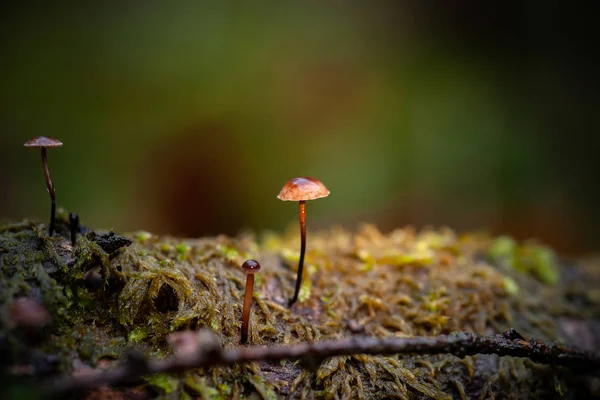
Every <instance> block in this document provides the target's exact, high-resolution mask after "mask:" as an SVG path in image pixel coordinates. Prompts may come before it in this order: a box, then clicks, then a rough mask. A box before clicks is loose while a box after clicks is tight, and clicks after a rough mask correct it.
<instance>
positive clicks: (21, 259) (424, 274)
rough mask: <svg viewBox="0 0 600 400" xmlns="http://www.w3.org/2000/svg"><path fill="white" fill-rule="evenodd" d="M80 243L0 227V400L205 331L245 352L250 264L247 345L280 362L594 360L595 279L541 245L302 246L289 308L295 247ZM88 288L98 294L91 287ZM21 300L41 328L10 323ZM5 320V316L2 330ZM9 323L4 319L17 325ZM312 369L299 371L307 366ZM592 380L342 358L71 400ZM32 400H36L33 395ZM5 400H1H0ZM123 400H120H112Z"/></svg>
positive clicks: (316, 242)
mask: <svg viewBox="0 0 600 400" xmlns="http://www.w3.org/2000/svg"><path fill="white" fill-rule="evenodd" d="M82 232H83V233H84V234H82V235H80V236H79V237H78V239H77V243H76V245H75V246H72V245H71V242H70V239H69V229H68V222H67V214H66V213H65V212H60V213H59V218H58V220H57V234H56V235H55V236H54V237H48V235H47V227H46V226H45V225H43V224H37V223H34V222H29V221H23V222H20V223H7V224H3V225H0V323H1V326H0V351H2V356H1V357H0V360H1V361H0V363H1V365H0V367H1V368H2V375H1V379H2V383H3V386H2V387H3V388H4V391H5V393H8V392H7V390H8V389H7V388H9V387H10V388H11V390H12V392H11V393H25V395H31V396H33V395H35V394H36V393H35V388H32V385H30V384H29V383H30V382H31V381H32V380H33V381H40V380H41V379H44V378H47V377H52V376H56V375H61V376H64V375H73V376H78V375H81V374H86V373H88V372H89V371H90V370H92V369H98V368H111V365H113V364H115V363H116V360H119V359H121V358H123V355H124V354H127V353H128V351H130V349H132V348H134V349H136V350H138V351H142V352H144V353H145V354H146V355H147V356H148V357H156V358H163V357H168V356H169V355H171V354H172V349H171V347H170V346H169V343H168V342H167V340H166V338H167V335H169V334H170V333H171V332H173V331H178V330H198V329H200V328H210V329H212V330H213V331H214V332H215V333H216V335H217V337H218V338H219V340H220V342H221V343H222V345H223V346H224V348H225V349H227V348H235V347H238V346H239V335H240V332H239V331H240V325H241V321H240V316H241V312H242V298H243V292H244V283H245V282H244V281H245V276H244V273H243V272H242V270H241V265H242V263H243V262H244V260H246V259H248V258H253V259H256V260H259V261H260V263H261V265H262V270H261V273H260V274H258V275H256V283H255V294H254V302H255V303H254V305H253V308H252V313H251V320H250V321H251V323H250V336H249V342H250V343H251V344H254V345H265V346H269V345H274V344H291V343H299V342H317V341H320V340H326V339H341V338H344V337H350V336H352V335H356V334H361V335H367V336H372V337H390V336H416V335H421V336H434V335H441V334H450V333H452V332H456V331H461V332H473V333H478V334H482V335H489V334H494V333H501V332H503V331H505V330H507V329H509V328H514V329H515V330H516V331H518V332H519V333H520V334H522V335H523V336H524V337H525V338H536V339H538V340H543V341H548V342H557V343H563V344H567V345H576V346H579V347H581V348H583V349H588V350H594V351H597V350H599V349H600V262H598V261H597V260H596V261H594V260H581V261H567V260H562V259H559V258H558V257H557V256H556V255H555V254H554V253H553V252H552V250H550V249H548V248H546V247H544V246H541V245H539V244H535V243H525V244H518V243H516V242H515V241H513V240H511V239H510V238H506V237H501V238H492V237H489V236H487V235H484V234H463V235H457V234H455V233H454V232H453V231H452V230H450V229H440V230H423V231H421V232H417V231H415V230H414V229H413V228H410V227H405V228H402V229H397V230H395V231H393V232H391V233H389V234H383V233H381V232H379V230H377V228H375V227H374V226H372V225H365V226H362V227H361V228H360V229H359V230H358V231H357V232H356V233H351V232H347V231H345V230H343V229H341V228H333V229H331V230H329V231H327V232H310V233H309V238H308V251H307V254H306V260H305V262H306V268H305V276H304V280H303V285H302V289H301V292H300V297H299V302H298V303H297V304H295V305H294V306H293V307H292V308H291V309H288V308H287V307H286V305H287V300H288V299H289V298H290V296H291V295H292V294H293V288H294V283H295V270H296V263H297V260H298V248H299V239H298V236H297V235H296V234H287V235H283V236H279V235H275V234H263V235H261V236H260V237H256V236H255V235H253V234H242V235H240V236H238V237H236V238H231V237H225V236H218V237H214V238H200V239H183V238H176V237H170V236H156V235H152V234H150V233H147V232H137V233H132V234H126V235H116V234H111V233H108V234H107V233H104V234H100V233H96V232H93V231H87V230H86V229H85V228H82ZM92 278H94V279H95V282H94V279H92ZM21 297H28V298H34V299H37V300H39V301H40V302H41V303H43V305H44V306H45V308H46V309H47V310H48V311H49V313H50V315H51V317H52V323H50V324H49V325H47V326H44V327H42V328H32V327H24V326H20V325H19V324H18V323H15V318H14V304H15V301H16V299H18V298H21ZM11 313H12V314H11ZM11 315H12V316H11ZM309 361H310V360H309ZM599 394H600V390H599V384H598V381H597V378H595V377H593V376H582V375H581V374H578V373H576V372H575V371H571V370H569V369H567V368H565V367H559V366H553V365H539V364H535V363H533V362H531V361H529V360H527V359H523V358H515V357H498V356H496V355H483V354H479V355H475V356H467V357H464V358H458V357H455V356H452V355H445V354H439V355H419V356H416V355H391V356H390V355H386V356H367V355H348V356H338V357H330V358H328V359H325V360H319V362H316V363H310V362H306V360H305V362H302V363H299V362H293V361H285V362H280V363H269V362H260V363H259V362H253V363H247V364H240V365H235V366H233V367H225V366H215V367H211V368H204V369H196V370H189V371H185V372H182V373H179V374H174V375H152V376H145V377H143V379H142V380H140V381H136V382H131V384H127V385H119V386H118V387H106V386H105V387H102V388H95V389H93V390H92V391H90V392H88V393H83V394H77V395H75V394H74V395H73V396H74V397H79V398H86V397H87V398H104V397H106V396H128V397H136V396H138V397H139V398H152V397H159V398H173V399H175V398H177V399H188V398H208V399H227V398H260V397H262V398H267V399H273V398H403V399H422V398H433V399H451V398H482V399H483V398H508V397H512V398H519V399H525V398H562V397H566V398H582V397H590V396H598V395H599ZM38 395H39V396H40V397H38V398H43V394H39V393H38ZM3 398H4V396H3ZM115 398H119V397H115Z"/></svg>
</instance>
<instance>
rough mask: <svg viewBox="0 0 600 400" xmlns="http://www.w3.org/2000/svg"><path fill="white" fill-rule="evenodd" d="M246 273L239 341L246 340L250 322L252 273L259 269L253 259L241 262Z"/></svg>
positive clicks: (252, 291)
mask: <svg viewBox="0 0 600 400" xmlns="http://www.w3.org/2000/svg"><path fill="white" fill-rule="evenodd" d="M242 270H243V271H244V273H245V274H246V292H245V293H244V310H243V312H242V335H241V336H242V337H241V340H240V342H241V343H242V344H246V342H248V325H249V323H250V308H251V307H252V294H253V293H254V274H256V273H257V272H259V271H260V264H259V263H258V261H255V260H246V261H245V262H244V264H242Z"/></svg>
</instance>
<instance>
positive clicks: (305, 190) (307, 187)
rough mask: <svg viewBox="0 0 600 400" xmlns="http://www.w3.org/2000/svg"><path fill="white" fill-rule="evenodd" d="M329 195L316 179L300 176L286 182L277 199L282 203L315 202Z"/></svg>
mask: <svg viewBox="0 0 600 400" xmlns="http://www.w3.org/2000/svg"><path fill="white" fill-rule="evenodd" d="M329 193H330V192H329V190H328V189H327V188H326V187H325V185H323V183H321V181H319V180H318V179H315V178H310V177H308V176H302V177H298V178H294V179H291V180H290V181H289V182H287V183H286V184H285V185H284V186H283V188H282V189H281V192H279V194H278V195H277V198H278V199H279V200H284V201H302V200H315V199H320V198H321V197H327V196H329Z"/></svg>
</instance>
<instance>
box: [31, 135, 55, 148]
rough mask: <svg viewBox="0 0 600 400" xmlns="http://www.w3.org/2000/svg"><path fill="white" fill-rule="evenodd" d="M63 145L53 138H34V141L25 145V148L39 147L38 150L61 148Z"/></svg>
mask: <svg viewBox="0 0 600 400" xmlns="http://www.w3.org/2000/svg"><path fill="white" fill-rule="evenodd" d="M62 145H63V144H62V142H61V141H60V140H58V139H54V138H51V137H46V136H38V137H34V138H33V139H30V140H28V141H26V142H25V144H24V146H25V147H37V148H42V147H46V148H51V147H60V146H62Z"/></svg>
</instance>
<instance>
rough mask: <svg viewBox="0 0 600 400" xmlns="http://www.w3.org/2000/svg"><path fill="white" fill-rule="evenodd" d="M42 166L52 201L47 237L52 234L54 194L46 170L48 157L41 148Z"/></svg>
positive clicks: (54, 208)
mask: <svg viewBox="0 0 600 400" xmlns="http://www.w3.org/2000/svg"><path fill="white" fill-rule="evenodd" d="M42 166H43V167H44V175H45V176H46V185H47V186H48V194H49V195H50V200H51V201H52V206H51V208H50V226H49V227H48V236H52V235H53V234H54V219H55V215H56V194H55V192H54V184H53V183H52V179H51V178H50V169H49V168H48V156H47V154H46V148H45V147H42Z"/></svg>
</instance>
